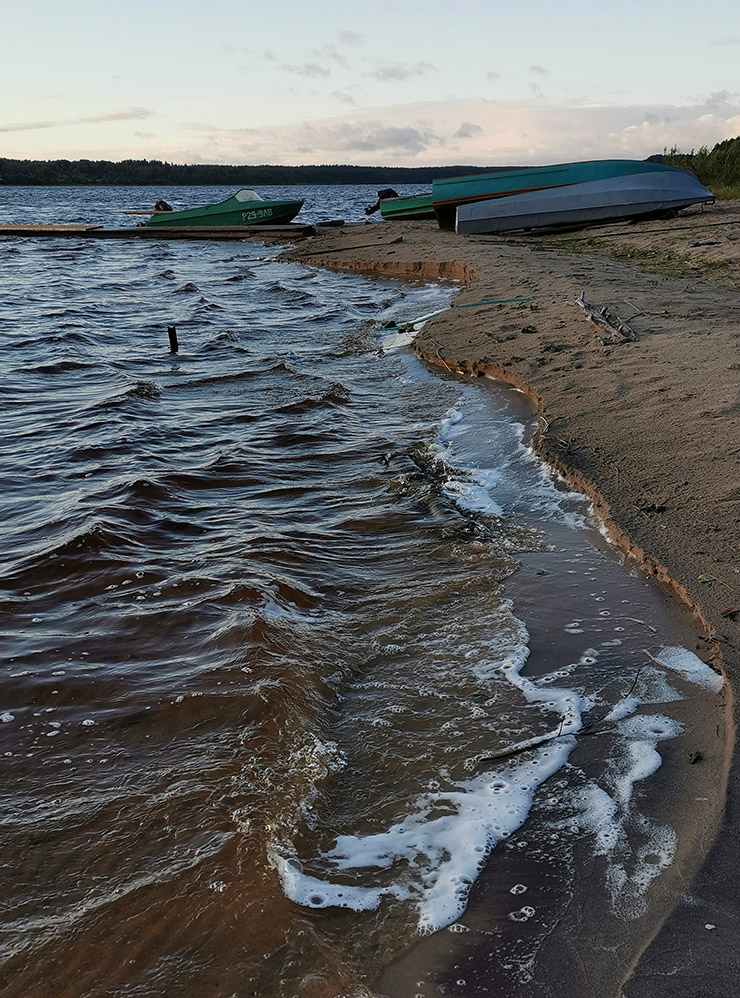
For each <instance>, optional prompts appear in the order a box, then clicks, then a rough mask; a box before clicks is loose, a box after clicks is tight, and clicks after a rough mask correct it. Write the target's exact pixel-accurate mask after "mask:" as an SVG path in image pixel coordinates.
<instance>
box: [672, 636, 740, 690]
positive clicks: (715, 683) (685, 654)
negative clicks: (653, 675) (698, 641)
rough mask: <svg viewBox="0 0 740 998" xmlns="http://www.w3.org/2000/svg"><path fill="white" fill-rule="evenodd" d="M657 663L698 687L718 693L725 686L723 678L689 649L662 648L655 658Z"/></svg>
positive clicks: (676, 647)
mask: <svg viewBox="0 0 740 998" xmlns="http://www.w3.org/2000/svg"><path fill="white" fill-rule="evenodd" d="M655 660H656V662H659V663H660V664H661V665H664V666H665V667H666V669H672V670H673V671H674V672H678V673H679V674H680V675H681V676H683V678H684V679H686V680H688V682H690V683H695V684H696V685H697V686H703V687H704V688H705V689H708V690H712V691H713V692H714V693H718V692H719V691H720V690H721V689H722V686H723V684H724V680H723V679H722V676H720V674H719V673H718V672H715V671H714V669H712V667H711V666H709V665H707V664H706V663H705V662H702V660H701V659H700V658H699V657H698V656H697V655H695V654H694V653H693V652H691V651H689V650H688V648H681V647H678V646H670V645H669V646H666V647H664V648H661V650H660V651H659V652H658V654H657V655H656V656H655Z"/></svg>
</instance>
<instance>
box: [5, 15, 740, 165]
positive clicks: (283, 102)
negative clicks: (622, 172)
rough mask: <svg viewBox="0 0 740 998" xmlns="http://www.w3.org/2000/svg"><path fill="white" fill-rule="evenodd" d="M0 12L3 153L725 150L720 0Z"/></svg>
mask: <svg viewBox="0 0 740 998" xmlns="http://www.w3.org/2000/svg"><path fill="white" fill-rule="evenodd" d="M0 11H3V12H4V15H5V16H4V17H3V34H2V37H1V38H0V94H1V95H2V96H0V157H9V158H13V159H109V160H121V159H129V158H132V159H161V160H166V161H168V162H171V163H224V164H242V165H253V164H255V165H256V164H265V163H270V164H284V165H290V166H297V165H302V164H303V165H307V164H356V165H368V166H373V165H382V166H453V165H477V166H526V165H541V164H546V163H558V162H568V161H572V160H584V159H602V158H635V159H641V158H644V157H646V156H649V155H651V154H653V153H660V152H663V150H664V149H670V148H671V147H673V146H676V147H678V148H679V149H681V150H682V151H686V152H690V151H691V150H692V149H698V148H699V147H701V146H704V145H706V146H709V147H710V148H711V147H712V146H713V145H714V144H715V143H716V142H719V141H721V140H722V139H725V138H734V137H735V136H738V135H740V7H739V6H738V4H737V0H732V2H731V0H703V2H702V3H696V2H692V3H690V4H689V3H688V2H687V0H670V2H668V0H641V2H638V0H619V2H611V3H605V2H603V0H590V2H586V0H557V2H555V0H519V2H518V3H517V2H515V0H508V2H503V0H487V2H481V0H464V2H460V0H446V2H444V3H442V2H439V0H425V2H416V0H396V2H389V0H373V2H368V0H365V2H362V3H361V2H358V0H344V2H338V0H314V2H313V3H307V2H305V0H303V2H300V0H260V2H255V0H242V2H239V3H237V2H234V0H200V2H195V0H178V2H174V0H149V2H143V0H128V2H126V3H123V2H121V0H109V2H108V3H107V4H103V3H101V2H100V0H95V2H91V0H64V2H60V0H53V2H49V0H43V2H34V0H25V2H21V0H0Z"/></svg>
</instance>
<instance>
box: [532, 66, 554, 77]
mask: <svg viewBox="0 0 740 998" xmlns="http://www.w3.org/2000/svg"><path fill="white" fill-rule="evenodd" d="M529 71H530V73H538V74H539V75H540V76H549V74H550V70H549V69H545V68H544V66H530V67H529Z"/></svg>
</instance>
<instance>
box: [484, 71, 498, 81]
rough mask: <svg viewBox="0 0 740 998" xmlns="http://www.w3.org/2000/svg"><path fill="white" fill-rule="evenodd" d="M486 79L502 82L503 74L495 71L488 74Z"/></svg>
mask: <svg viewBox="0 0 740 998" xmlns="http://www.w3.org/2000/svg"><path fill="white" fill-rule="evenodd" d="M486 79H487V80H500V79H501V73H497V72H495V71H494V70H491V71H490V73H486Z"/></svg>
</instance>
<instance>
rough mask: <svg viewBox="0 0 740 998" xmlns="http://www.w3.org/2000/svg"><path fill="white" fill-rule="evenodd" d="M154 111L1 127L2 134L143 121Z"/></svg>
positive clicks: (130, 110)
mask: <svg viewBox="0 0 740 998" xmlns="http://www.w3.org/2000/svg"><path fill="white" fill-rule="evenodd" d="M153 114H154V111H151V110H149V109H148V108H146V107H127V108H122V109H121V110H118V111H106V112H105V113H104V114H93V115H88V116H86V117H84V118H60V119H58V120H56V121H20V122H17V123H16V124H13V125H0V132H32V131H37V130H38V129H42V128H64V127H65V126H68V125H97V124H101V123H102V122H107V121H141V120H142V119H143V118H151V116H152V115H153Z"/></svg>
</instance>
